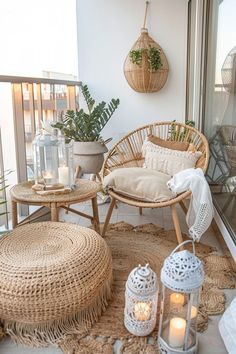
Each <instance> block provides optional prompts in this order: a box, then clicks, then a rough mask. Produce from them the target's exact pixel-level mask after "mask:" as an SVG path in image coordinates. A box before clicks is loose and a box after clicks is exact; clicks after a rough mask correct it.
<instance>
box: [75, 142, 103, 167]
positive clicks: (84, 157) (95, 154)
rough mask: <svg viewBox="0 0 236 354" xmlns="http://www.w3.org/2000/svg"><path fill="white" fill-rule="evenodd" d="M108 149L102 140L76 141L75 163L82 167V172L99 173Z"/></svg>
mask: <svg viewBox="0 0 236 354" xmlns="http://www.w3.org/2000/svg"><path fill="white" fill-rule="evenodd" d="M107 151H108V149H107V147H106V145H105V144H103V143H101V142H100V141H85V142H84V141H75V142H74V164H75V166H80V167H81V169H82V173H94V174H96V173H99V172H100V171H101V168H102V164H103V161H104V153H105V152H107Z"/></svg>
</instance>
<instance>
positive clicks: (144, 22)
mask: <svg viewBox="0 0 236 354" xmlns="http://www.w3.org/2000/svg"><path fill="white" fill-rule="evenodd" d="M148 5H149V1H146V8H145V14H144V21H143V28H146V20H147V10H148Z"/></svg>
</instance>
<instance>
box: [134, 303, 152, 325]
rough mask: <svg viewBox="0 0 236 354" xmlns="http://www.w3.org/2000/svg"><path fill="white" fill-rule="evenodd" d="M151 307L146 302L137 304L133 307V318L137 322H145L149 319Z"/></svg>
mask: <svg viewBox="0 0 236 354" xmlns="http://www.w3.org/2000/svg"><path fill="white" fill-rule="evenodd" d="M150 314H151V306H150V304H147V303H146V302H137V303H136V304H135V305H134V316H135V318H136V320H138V321H147V320H149V318H150Z"/></svg>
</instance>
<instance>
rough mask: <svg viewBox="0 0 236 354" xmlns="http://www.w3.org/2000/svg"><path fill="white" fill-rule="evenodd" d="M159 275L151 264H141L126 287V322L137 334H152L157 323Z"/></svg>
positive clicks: (131, 275)
mask: <svg viewBox="0 0 236 354" xmlns="http://www.w3.org/2000/svg"><path fill="white" fill-rule="evenodd" d="M157 300H158V284H157V276H156V274H155V273H154V272H153V270H152V269H151V268H150V267H149V264H146V266H144V267H141V265H139V266H138V267H137V268H134V269H133V270H132V271H131V273H130V274H129V277H128V280H127V282H126V287H125V310H124V324H125V327H126V328H127V330H128V331H129V332H130V333H132V334H134V335H136V336H146V335H148V334H150V333H151V332H152V331H153V329H154V328H155V325H156V313H157Z"/></svg>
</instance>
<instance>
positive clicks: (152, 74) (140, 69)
mask: <svg viewBox="0 0 236 354" xmlns="http://www.w3.org/2000/svg"><path fill="white" fill-rule="evenodd" d="M153 47H154V48H157V49H158V50H159V51H160V58H161V63H162V66H161V68H160V69H158V70H156V71H152V70H151V69H150V63H149V58H148V50H149V49H150V48H153ZM139 49H142V50H143V54H142V60H141V63H140V64H139V65H138V64H136V63H133V62H132V60H131V57H130V52H131V51H133V50H139ZM130 52H129V54H128V55H127V57H126V60H125V63H124V74H125V78H126V80H127V82H128V84H129V85H130V86H131V87H132V88H133V89H134V90H135V91H137V92H157V91H159V90H161V88H162V87H163V86H164V85H165V83H166V80H167V77H168V72H169V66H168V62H167V59H166V56H165V54H164V52H163V50H162V48H161V47H160V46H159V44H158V43H156V42H155V41H154V40H153V39H152V38H151V37H150V36H149V34H148V30H147V29H146V28H142V30H141V35H140V37H139V38H138V40H137V41H136V42H135V44H134V45H133V47H132V48H131V50H130Z"/></svg>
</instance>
